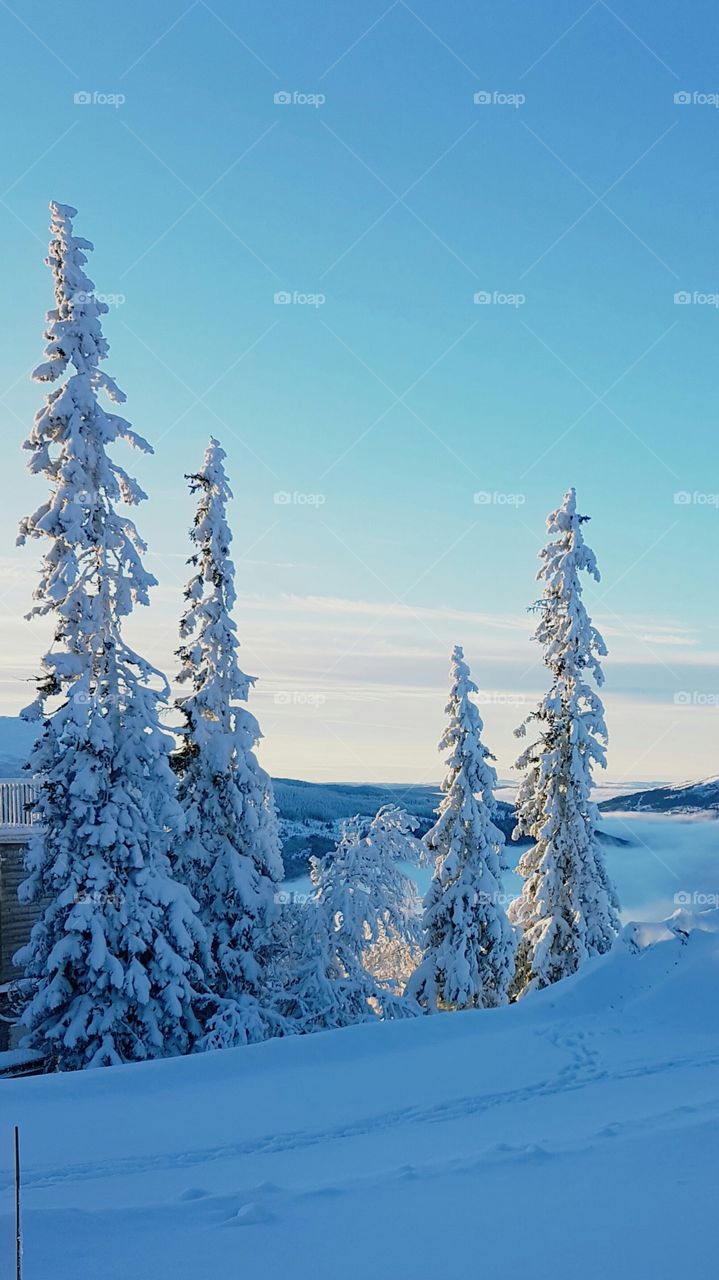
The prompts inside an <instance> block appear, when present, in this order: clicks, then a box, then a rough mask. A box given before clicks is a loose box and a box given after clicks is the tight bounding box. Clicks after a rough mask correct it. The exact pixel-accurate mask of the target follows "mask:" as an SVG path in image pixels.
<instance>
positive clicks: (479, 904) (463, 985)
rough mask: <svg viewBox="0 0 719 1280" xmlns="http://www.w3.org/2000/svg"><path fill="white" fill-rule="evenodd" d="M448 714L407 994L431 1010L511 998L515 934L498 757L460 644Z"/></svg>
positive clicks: (453, 663) (455, 652) (498, 1002)
mask: <svg viewBox="0 0 719 1280" xmlns="http://www.w3.org/2000/svg"><path fill="white" fill-rule="evenodd" d="M450 679H451V688H450V695H449V702H448V704H447V707H446V708H445V710H446V712H447V715H448V717H449V722H448V725H447V728H446V730H445V732H444V734H443V736H442V738H441V740H440V743H439V749H440V751H442V752H444V751H447V752H449V754H448V756H447V758H446V764H447V773H446V776H445V778H444V781H443V782H442V791H443V792H444V795H443V798H442V801H441V803H440V806H439V809H438V810H437V821H436V822H435V824H434V826H433V827H432V828H431V829H430V830H429V831H428V832H427V835H426V836H425V844H426V846H427V849H428V850H429V851H430V853H432V854H434V855H435V858H436V862H435V869H434V874H433V877H432V881H431V883H430V887H429V889H428V891H427V894H426V897H425V900H424V916H423V926H424V938H425V943H424V948H425V949H424V955H423V958H422V961H421V963H420V965H419V967H418V968H417V969H416V971H415V973H414V974H413V975H412V978H411V979H410V982H409V984H408V993H409V994H410V995H412V996H413V997H414V998H415V999H416V1000H417V1001H418V1002H419V1003H420V1004H421V1005H422V1006H423V1007H425V1008H427V1009H428V1010H429V1011H430V1012H433V1011H436V1010H437V1009H440V1008H445V1009H446V1008H450V1009H467V1008H476V1009H486V1008H494V1007H496V1006H498V1005H502V1004H506V1002H507V998H508V991H509V986H510V983H511V981H512V977H513V975H514V960H515V940H514V935H513V932H512V929H511V928H510V926H509V923H508V921H507V917H506V914H505V911H504V906H503V901H504V895H503V892H502V880H501V858H502V850H503V846H504V836H503V834H502V832H501V831H500V830H499V828H498V827H497V826H496V825H495V823H494V821H493V818H494V815H495V809H496V804H495V799H494V789H495V787H496V785H497V775H496V773H495V771H494V768H493V767H492V765H491V764H490V761H491V760H492V759H493V757H492V756H491V754H490V752H489V751H488V749H487V747H485V745H484V743H483V742H482V737H481V735H482V729H483V725H482V720H481V717H480V715H479V711H478V710H477V706H476V704H475V703H474V702H473V701H472V698H471V694H473V693H476V692H477V686H476V685H475V683H474V682H473V680H472V679H471V678H470V672H469V667H468V666H467V663H466V662H465V661H464V654H463V651H462V649H461V648H460V647H459V645H457V646H456V647H455V648H454V650H453V651H452V660H451V666H450Z"/></svg>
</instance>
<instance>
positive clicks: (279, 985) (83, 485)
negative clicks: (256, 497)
mask: <svg viewBox="0 0 719 1280" xmlns="http://www.w3.org/2000/svg"><path fill="white" fill-rule="evenodd" d="M76 216H77V214H76V210H75V209H73V208H71V207H70V206H69V205H62V204H58V203H55V202H53V203H52V204H51V206H50V218H51V222H50V234H51V239H50V249H49V255H48V258H47V264H48V266H49V268H50V270H51V272H52V278H53V287H54V294H55V306H54V307H53V308H52V309H51V310H50V311H49V312H48V316H47V329H46V347H45V357H46V358H45V360H44V361H43V363H42V364H40V365H38V367H37V368H36V369H35V372H34V374H33V377H34V378H35V380H36V381H38V382H43V383H49V384H51V390H50V391H49V392H48V394H47V396H46V398H45V402H44V404H43V405H42V407H41V408H40V410H39V411H38V413H37V415H36V418H35V422H34V425H33V428H32V431H31V432H30V434H29V436H28V438H27V440H26V442H25V448H26V449H27V450H28V452H29V454H30V462H29V467H30V471H31V473H32V474H33V475H34V476H37V477H38V478H39V479H40V478H41V479H42V480H43V481H44V482H45V484H46V488H47V492H46V496H45V497H44V498H43V501H42V502H41V505H40V506H39V507H38V508H37V510H36V511H35V512H33V513H32V514H31V515H29V516H27V517H26V518H25V519H24V520H23V521H22V525H21V528H20V535H19V541H20V542H21V543H24V542H25V541H26V540H27V539H33V540H35V541H37V543H38V545H39V550H40V551H41V554H42V562H41V572H40V578H39V582H38V585H37V587H36V589H35V591H34V595H33V605H32V609H31V615H46V614H50V615H51V616H52V618H53V621H54V631H53V644H52V647H51V649H49V650H48V652H47V653H46V654H45V655H44V657H43V659H42V671H41V674H40V675H39V676H38V679H37V696H36V698H35V700H34V701H33V703H32V704H31V705H30V706H29V707H28V708H27V709H26V710H25V711H24V712H23V716H24V717H25V718H26V719H28V720H36V721H40V722H41V724H42V731H41V733H40V734H39V736H38V738H37V741H36V743H35V746H34V749H33V752H32V755H31V758H30V761H29V769H30V771H31V772H32V774H33V776H34V777H35V778H36V780H37V784H38V788H39V795H38V800H37V805H36V810H37V817H38V822H37V825H36V831H35V834H34V835H33V837H32V839H31V841H30V844H29V847H28V852H27V857H26V866H27V873H28V874H27V877H26V879H25V880H24V881H23V882H22V884H21V885H20V889H19V896H20V899H21V900H22V901H23V902H25V903H28V902H34V903H37V904H38V911H37V919H36V921H35V924H34V925H33V928H32V932H31V934H30V937H29V940H28V941H27V943H26V944H25V945H24V946H23V947H22V948H21V949H20V951H19V952H18V953H17V955H16V957H15V963H16V964H17V966H18V968H20V969H21V971H22V973H21V976H19V977H18V980H17V982H16V983H15V986H14V998H15V1002H16V1004H17V1006H18V1008H19V1021H20V1025H21V1027H22V1028H23V1030H24V1033H25V1034H24V1035H23V1037H22V1039H21V1041H20V1047H21V1048H23V1049H26V1050H29V1051H34V1052H36V1053H37V1054H38V1056H39V1058H40V1059H41V1060H42V1063H43V1065H44V1067H45V1069H46V1070H61V1071H67V1070H77V1069H82V1068H88V1067H100V1066H113V1065H118V1064H120V1063H129V1062H137V1061H143V1060H147V1059H151V1058H165V1057H172V1056H176V1055H182V1054H188V1053H201V1052H208V1051H210V1050H216V1049H223V1048H224V1049H226V1048H235V1047H238V1046H241V1045H248V1044H254V1043H258V1042H260V1041H263V1040H267V1039H271V1038H274V1037H286V1036H290V1035H303V1034H308V1033H310V1032H312V1031H316V1030H318V1029H320V1028H330V1027H336V1028H339V1027H347V1026H350V1025H353V1024H358V1023H364V1022H371V1021H375V1020H382V1021H387V1020H390V1019H397V1018H402V1019H404V1018H408V1017H417V1016H421V1015H422V1014H426V1013H435V1012H438V1011H444V1012H449V1011H452V1010H462V1009H491V1008H497V1007H500V1006H502V1005H506V1004H507V1003H508V1002H509V1000H510V998H519V997H524V996H525V995H527V994H529V993H531V992H532V991H533V990H534V989H536V988H539V987H544V986H547V985H549V984H551V983H554V982H557V981H559V980H560V979H561V978H563V977H565V976H567V975H568V974H572V973H575V972H576V971H577V970H578V968H579V966H580V964H581V963H582V962H584V961H585V960H587V959H589V958H591V957H592V956H596V955H602V954H604V953H605V952H607V951H609V949H610V947H611V946H612V944H613V942H614V940H615V938H616V937H617V934H618V932H619V927H620V926H619V916H618V910H619V903H618V899H617V894H616V890H615V889H614V887H613V885H612V883H611V881H610V879H609V876H608V874H607V871H606V868H605V866H604V860H603V856H602V850H601V848H600V846H599V843H598V840H597V835H596V827H597V812H596V808H595V806H594V804H593V801H592V799H591V788H592V775H593V770H594V768H595V767H596V766H600V767H601V766H603V765H604V764H605V754H604V743H605V742H606V739H607V730H606V727H605V723H604V718H603V711H602V704H601V701H600V698H599V694H598V692H597V690H598V688H599V687H600V686H601V684H602V680H603V675H602V669H601V666H600V664H599V656H603V655H604V654H605V653H606V649H605V647H604V642H603V640H602V638H601V636H600V635H599V633H598V632H597V631H596V629H595V628H594V627H593V626H592V624H591V621H590V619H589V617H588V615H587V613H586V609H585V607H584V605H583V603H582V580H581V574H582V573H583V572H586V573H589V574H591V575H593V576H594V577H598V576H599V572H598V569H597V566H596V561H595V558H594V554H593V552H591V551H590V549H589V547H588V546H587V545H586V543H585V540H584V534H583V526H584V524H585V522H586V519H587V517H586V516H582V515H580V514H579V513H578V511H577V504H576V495H575V492H574V490H573V489H570V490H569V491H568V492H567V493H566V495H565V497H564V500H563V502H562V504H561V506H560V507H558V508H557V510H556V511H553V512H552V513H551V515H550V516H549V518H548V521H547V529H548V533H549V535H550V541H549V542H548V543H547V546H546V547H545V549H544V550H543V551H542V554H541V559H542V568H541V569H540V572H539V575H538V576H539V578H540V580H541V581H542V582H543V590H542V595H541V598H540V600H539V601H538V604H537V609H538V611H539V616H540V622H539V625H538V627H537V631H536V639H537V641H538V642H539V643H540V644H541V645H542V646H543V649H544V654H545V663H546V666H547V672H548V684H549V689H548V692H547V695H546V697H545V698H544V699H543V701H542V703H541V704H540V706H539V707H538V708H537V710H536V712H534V713H533V714H532V715H531V716H530V717H529V721H528V723H529V724H533V723H535V722H536V723H537V725H538V736H537V741H536V742H535V743H534V744H533V746H531V747H530V748H528V749H527V751H525V753H524V754H523V755H522V757H521V758H520V760H519V762H518V763H519V768H520V769H522V770H524V771H525V777H524V781H523V783H522V787H521V789H520V793H519V800H518V808H517V822H518V829H519V831H520V832H522V833H525V834H527V835H529V836H530V838H531V839H532V841H533V843H532V845H531V847H530V849H529V850H528V851H527V852H525V853H524V854H523V855H522V857H521V859H520V861H519V868H518V869H519V872H520V874H521V875H522V876H523V877H524V888H523V890H522V893H521V895H520V897H519V898H517V899H516V900H515V901H514V902H512V905H511V910H510V911H509V912H508V911H507V909H506V904H505V895H504V892H503V887H502V878H501V875H502V869H503V868H506V867H507V859H508V851H507V848H506V844H505V838H504V835H503V833H502V831H501V830H500V828H499V827H498V826H497V825H496V822H495V820H494V819H495V817H496V801H495V796H494V792H495V789H496V786H497V777H496V773H495V770H494V768H493V766H492V764H491V761H492V759H493V757H492V754H491V751H490V749H489V748H488V747H487V746H486V745H485V743H484V741H483V738H482V734H483V728H484V727H483V723H482V720H481V718H480V714H479V710H478V708H477V704H476V702H475V701H474V700H473V695H476V694H477V692H478V687H477V685H476V684H475V683H474V682H473V680H472V678H471V675H470V669H469V666H468V664H467V662H466V660H465V657H464V653H463V650H462V648H461V647H460V646H459V645H457V646H455V648H454V649H453V651H452V654H451V662H450V677H449V679H450V689H449V702H448V703H447V707H446V715H447V726H446V729H445V732H444V733H443V735H442V739H441V741H440V743H439V750H440V753H441V755H442V758H443V759H444V761H445V764H446V768H447V773H446V776H445V779H444V781H443V783H442V799H441V802H440V804H439V806H438V808H437V813H436V821H435V822H434V823H433V825H432V826H430V828H429V830H428V831H427V832H426V833H425V834H424V835H423V837H422V838H421V839H419V838H418V837H417V835H416V834H415V832H416V828H417V825H418V824H417V820H416V819H415V818H413V817H412V816H411V815H409V814H408V813H406V812H405V811H404V810H403V809H402V808H401V807H398V806H393V805H389V804H386V805H383V806H381V807H380V809H379V810H378V812H377V814H376V816H374V817H373V818H372V819H371V821H369V822H367V821H365V820H363V819H362V817H361V816H360V815H357V816H355V817H353V818H351V819H349V820H348V821H347V822H346V823H345V824H344V826H343V829H342V832H341V835H340V838H339V841H338V843H337V845H336V848H335V849H334V850H331V851H329V852H327V853H326V854H325V855H324V856H323V857H321V858H315V859H314V861H313V864H312V869H311V878H312V891H311V893H309V894H308V895H306V896H305V899H304V901H302V902H301V903H298V902H297V901H292V902H286V901H285V898H286V896H287V895H286V893H283V892H282V891H281V890H280V885H281V882H282V881H283V876H284V871H283V865H282V850H281V841H280V829H279V823H278V814H277V809H276V804H275V798H274V794H273V787H272V782H271V780H270V778H269V777H268V775H267V773H266V772H265V771H264V770H263V769H262V767H261V766H260V764H259V762H258V759H257V755H256V747H257V743H258V741H259V740H260V738H261V736H262V734H261V730H260V726H259V724H258V723H257V720H256V719H255V717H254V716H253V715H252V713H251V711H250V710H249V709H248V705H249V701H250V696H251V691H252V687H253V685H254V683H255V679H254V677H252V676H248V675H245V673H244V672H243V671H242V670H241V668H240V665H239V652H238V651H239V648H240V640H239V637H238V631H237V624H236V622H235V619H234V616H233V613H234V612H235V610H236V606H237V596H236V587H235V569H234V566H233V563H232V559H231V551H230V547H231V542H232V533H231V530H230V527H229V523H228V510H227V506H228V502H229V501H230V499H231V498H232V491H231V489H230V483H229V480H228V476H227V473H226V470H225V465H224V464H225V458H226V454H225V451H224V450H223V448H222V445H221V444H220V442H219V441H218V440H217V439H215V438H214V437H211V438H210V440H209V443H208V445H207V448H206V450H205V453H204V457H203V458H202V459H201V461H200V462H199V465H198V468H197V470H191V471H189V472H188V473H187V477H186V480H187V483H188V484H189V487H190V491H191V493H192V494H193V495H194V496H195V498H196V501H197V509H196V515H195V519H194V522H193V526H192V528H191V530H190V532H189V538H188V566H189V569H190V576H189V579H188V581H187V585H186V587H185V591H184V608H183V611H182V614H181V617H180V619H179V624H178V636H179V647H178V649H177V658H178V664H179V671H178V674H177V682H178V684H179V686H180V687H181V689H182V692H181V694H180V696H179V697H178V698H177V699H176V700H175V703H174V707H175V709H176V712H177V714H178V716H179V722H178V724H177V727H176V728H175V730H174V733H173V732H172V731H171V730H169V729H167V728H165V727H164V723H165V722H164V721H163V720H162V719H161V715H162V712H163V710H168V709H169V708H168V704H169V698H170V694H169V689H170V685H169V680H168V676H167V675H166V674H165V673H163V672H160V671H157V670H155V669H153V667H152V666H151V665H150V663H149V662H148V661H147V659H146V658H144V657H143V656H142V655H141V654H139V653H136V652H135V651H134V650H133V649H132V648H131V647H130V645H129V644H128V642H127V640H126V638H125V628H126V619H127V618H128V616H129V615H130V614H131V612H132V611H133V609H135V608H137V607H138V606H147V605H148V604H149V603H150V595H151V591H152V588H153V586H155V585H156V584H155V580H154V578H153V577H152V575H151V574H150V573H149V572H148V571H147V569H146V568H145V566H144V563H143V557H144V554H145V551H146V547H145V544H144V543H143V540H142V537H141V535H140V533H139V531H138V528H137V526H136V525H135V523H134V521H133V520H131V519H130V518H129V517H128V516H127V515H125V513H124V508H126V507H135V506H138V505H139V504H141V503H142V502H143V501H144V500H145V499H146V495H145V494H144V493H143V492H142V490H141V489H140V488H139V486H138V484H137V483H136V481H135V480H134V479H133V477H132V476H131V474H130V473H129V472H128V471H127V470H126V469H125V467H124V465H123V464H122V462H121V461H120V460H119V458H118V456H116V455H117V454H119V452H120V449H119V446H121V445H123V444H124V445H125V446H130V448H135V449H140V450H143V451H145V452H148V451H151V445H150V444H148V442H147V441H146V440H144V438H142V437H141V436H139V435H138V434H137V433H136V432H135V431H134V429H133V428H132V426H131V425H130V423H129V422H128V421H126V419H125V418H123V417H120V416H119V415H118V414H116V413H115V412H113V411H112V409H113V407H114V406H115V405H118V404H122V403H123V402H124V400H125V397H124V395H123V393H122V391H121V390H120V389H119V387H118V385H117V383H116V382H115V380H114V379H113V378H111V377H109V376H108V374H107V373H106V372H105V371H104V368H103V364H102V362H103V361H105V360H106V359H107V357H108V354H109V344H108V342H107V339H106V337H105V335H104V332H103V319H104V317H105V316H106V315H107V311H108V307H107V305H106V304H105V303H104V302H102V301H101V300H99V298H98V296H97V294H96V292H95V286H94V284H93V281H92V280H91V279H90V278H89V276H88V275H87V274H86V271H85V268H86V266H87V262H88V254H89V253H90V251H91V250H92V247H93V246H92V244H91V243H90V241H88V240H86V239H85V238H83V237H81V236H79V235H78V234H77V233H76V231H75V225H74V220H75V218H76ZM103 401H104V402H105V403H103ZM108 403H109V408H108V407H106V404H108ZM182 482H183V481H182V477H180V476H178V483H182ZM554 535H556V537H555V536H554ZM237 611H238V612H239V610H237ZM518 732H521V733H523V732H524V726H521V727H520V729H519V730H518ZM423 862H425V863H429V864H431V865H432V867H433V870H432V878H431V882H430V885H429V888H428V890H427V893H426V896H425V899H424V903H423V904H422V905H421V906H420V903H419V900H418V893H417V886H416V882H415V880H413V879H412V878H411V876H410V875H409V874H408V872H407V871H406V870H405V869H404V868H405V867H407V866H410V867H411V866H412V865H417V866H418V865H420V864H421V863H423Z"/></svg>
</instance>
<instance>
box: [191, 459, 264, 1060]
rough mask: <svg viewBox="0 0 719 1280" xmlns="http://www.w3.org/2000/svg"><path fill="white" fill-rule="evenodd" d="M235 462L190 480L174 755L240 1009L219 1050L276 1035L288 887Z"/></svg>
mask: <svg viewBox="0 0 719 1280" xmlns="http://www.w3.org/2000/svg"><path fill="white" fill-rule="evenodd" d="M224 459H225V452H224V450H223V449H222V447H221V446H220V444H219V443H218V441H217V440H214V439H211V440H210V443H209V445H208V447H207V450H206V453H205V457H204V461H203V464H202V467H201V469H200V470H199V471H198V472H197V473H196V474H195V475H191V476H189V477H188V479H189V482H190V490H191V492H192V493H193V494H197V495H198V496H199V502H198V507H197V513H196V516H195V521H194V526H193V528H192V530H191V533H190V537H191V540H192V544H193V552H192V555H191V557H190V560H189V563H190V564H191V566H192V570H193V573H192V577H191V578H190V580H189V582H188V584H187V586H186V588H185V601H186V609H185V613H184V615H183V617H182V620H181V623H180V639H181V642H182V643H181V647H180V649H179V650H178V657H179V659H180V664H181V667H180V672H179V677H178V678H179V681H180V683H184V684H188V685H189V686H190V687H191V692H190V693H189V694H187V695H186V696H185V697H182V698H180V699H179V700H178V707H179V708H180V710H181V712H182V714H183V716H184V720H185V726H184V731H183V735H182V742H181V749H180V751H179V753H178V755H177V757H176V763H177V768H178V771H179V773H180V783H179V790H178V798H179V800H180V804H181V805H182V808H183V811H184V814H185V822H186V829H185V835H184V837H183V839H182V840H181V841H180V843H179V845H178V848H177V873H178V875H179V876H180V878H181V879H182V881H183V882H184V883H185V884H187V885H188V887H189V888H190V890H191V892H192V894H193V896H194V897H195V899H196V900H197V902H198V903H199V906H200V917H201V919H202V922H203V924H204V926H205V930H206V934H207V942H208V949H207V955H206V966H207V974H208V981H209V982H210V985H211V987H212V989H213V992H215V993H216V994H217V995H219V996H220V997H222V998H227V999H229V1000H231V1001H234V1002H235V1009H234V1011H233V1012H232V1013H231V1015H228V1016H229V1021H228V1019H227V1018H225V1019H224V1021H223V1026H224V1032H222V1031H221V1030H220V1027H219V1025H216V1026H215V1027H214V1031H213V1036H212V1039H211V1043H220V1042H222V1040H223V1036H224V1039H226V1038H227V1035H226V1034H225V1033H230V1039H231V1041H232V1042H233V1043H243V1042H245V1041H248V1040H250V1041H253V1040H259V1039H263V1038H264V1037H265V1036H266V1035H268V1034H270V1032H271V1029H272V1028H273V1027H274V1025H275V1023H274V1016H273V1014H272V1012H271V1009H270V1000H269V977H268V969H269V966H270V964H271V959H272V957H271V949H272V948H271V937H270V930H271V926H272V921H273V918H274V916H275V915H276V908H275V901H274V899H275V895H276V890H277V884H278V881H280V880H281V879H282V875H283V869H282V858H281V854H280V842H279V830H278V823H277V816H276V812H275V803H274V798H273V793H272V783H271V781H270V779H269V777H268V775H267V774H266V773H265V771H264V769H262V768H261V767H260V765H259V764H258V761H257V758H256V756H255V754H254V747H255V746H256V744H257V742H258V740H259V739H260V737H261V736H262V735H261V733H260V730H259V726H258V724H257V721H256V720H255V718H254V716H253V715H251V714H250V712H249V711H248V710H247V709H246V707H243V706H240V705H238V704H239V703H243V702H246V701H247V697H248V693H249V690H250V688H251V686H252V684H253V683H254V679H253V677H250V676H246V675H245V674H244V672H243V671H241V670H240V666H239V663H238V658H237V651H238V648H239V642H238V639H237V629H236V626H235V623H234V621H233V620H232V616H231V611H232V608H233V605H234V603H235V585H234V576H235V571H234V566H233V564H232V561H231V559H230V542H231V539H232V535H231V533H230V529H229V527H228V524H227V502H228V500H229V499H230V498H231V497H232V493H231V491H230V487H229V484H228V481H227V476H226V474H225V469H224V465H223V463H224Z"/></svg>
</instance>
